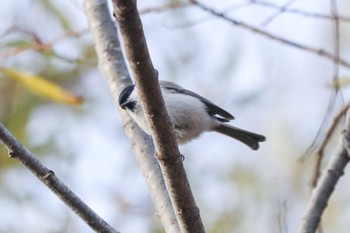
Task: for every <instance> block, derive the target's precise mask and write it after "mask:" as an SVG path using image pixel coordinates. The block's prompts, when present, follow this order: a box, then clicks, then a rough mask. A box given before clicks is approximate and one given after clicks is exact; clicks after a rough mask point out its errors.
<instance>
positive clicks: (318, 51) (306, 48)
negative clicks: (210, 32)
mask: <svg viewBox="0 0 350 233" xmlns="http://www.w3.org/2000/svg"><path fill="white" fill-rule="evenodd" d="M190 2H192V3H193V4H195V5H197V6H198V7H200V8H201V9H203V10H204V11H207V12H209V13H211V14H213V15H215V16H217V17H219V18H221V19H224V20H226V21H228V22H230V23H233V24H234V25H236V26H240V27H242V28H245V29H248V30H250V31H252V32H255V33H257V34H260V35H262V36H265V37H267V38H269V39H271V40H276V41H279V42H281V43H283V44H286V45H289V46H292V47H294V48H297V49H301V50H304V51H307V52H310V53H313V54H316V55H318V56H321V57H325V58H327V59H331V60H334V59H335V55H333V54H331V53H329V52H327V51H326V50H324V49H318V48H313V47H309V46H307V45H303V44H299V43H296V42H294V41H291V40H288V39H285V38H283V37H280V36H277V35H275V34H272V33H270V32H268V31H265V30H263V29H260V28H257V27H255V26H252V25H249V24H247V23H244V22H242V21H239V20H236V19H233V18H230V17H228V16H227V15H226V14H225V13H222V12H218V11H216V10H214V9H212V8H210V7H208V6H206V5H204V4H202V3H200V2H199V1H197V0H190ZM339 65H342V66H344V67H347V68H350V63H349V62H348V61H346V60H344V59H341V58H339Z"/></svg>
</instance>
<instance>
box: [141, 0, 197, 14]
mask: <svg viewBox="0 0 350 233" xmlns="http://www.w3.org/2000/svg"><path fill="white" fill-rule="evenodd" d="M187 6H191V5H190V4H189V3H188V2H169V3H167V4H164V5H161V6H157V7H149V8H144V9H141V10H140V11H139V13H140V14H149V13H160V12H163V11H166V10H173V9H178V8H184V7H187Z"/></svg>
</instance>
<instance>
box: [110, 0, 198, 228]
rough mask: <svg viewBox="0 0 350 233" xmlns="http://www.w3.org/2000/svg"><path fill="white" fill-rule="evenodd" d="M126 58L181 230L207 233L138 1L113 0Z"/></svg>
mask: <svg viewBox="0 0 350 233" xmlns="http://www.w3.org/2000/svg"><path fill="white" fill-rule="evenodd" d="M113 4H114V14H115V16H116V18H117V21H118V23H119V28H120V32H121V35H122V38H123V42H124V48H125V53H126V57H127V59H128V61H129V65H130V68H131V71H132V74H133V77H134V78H135V83H136V86H137V88H138V92H139V95H140V97H141V102H142V106H143V109H144V111H145V115H146V118H147V122H148V124H149V126H150V129H151V134H152V138H153V142H154V144H155V153H156V156H157V158H158V160H159V164H160V167H161V170H162V172H163V175H164V179H165V183H166V186H167V189H168V191H169V194H170V198H171V201H172V204H173V207H174V210H175V214H176V217H177V221H178V223H179V225H180V230H181V232H182V233H185V232H199V233H200V232H204V227H203V224H202V221H201V218H200V215H199V210H198V208H197V206H196V204H195V201H194V198H193V195H192V192H191V189H190V185H189V183H188V180H187V176H186V173H185V169H184V167H183V164H182V160H181V157H182V156H181V154H180V152H179V149H178V147H177V144H176V140H175V137H174V134H173V131H172V128H171V123H170V119H169V116H168V114H167V112H166V109H165V107H164V101H163V98H162V95H161V92H160V88H159V83H158V77H157V76H158V74H157V71H156V70H155V69H154V67H153V65H152V62H151V59H150V56H149V53H148V48H147V44H146V40H145V36H144V33H143V30H142V23H141V20H140V16H139V14H138V11H137V7H136V0H113Z"/></svg>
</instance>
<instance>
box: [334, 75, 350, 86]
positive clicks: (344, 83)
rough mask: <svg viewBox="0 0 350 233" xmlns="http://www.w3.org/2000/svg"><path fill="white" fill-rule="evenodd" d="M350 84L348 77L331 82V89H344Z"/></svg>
mask: <svg viewBox="0 0 350 233" xmlns="http://www.w3.org/2000/svg"><path fill="white" fill-rule="evenodd" d="M349 84H350V78H348V77H339V78H338V79H336V80H333V81H332V82H330V84H329V87H331V88H337V87H339V88H342V87H345V86H348V85H349Z"/></svg>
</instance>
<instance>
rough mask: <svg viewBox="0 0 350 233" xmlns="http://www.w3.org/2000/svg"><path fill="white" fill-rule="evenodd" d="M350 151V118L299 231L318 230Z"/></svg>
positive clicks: (314, 191)
mask: <svg viewBox="0 0 350 233" xmlns="http://www.w3.org/2000/svg"><path fill="white" fill-rule="evenodd" d="M349 152H350V119H348V121H347V125H346V127H345V129H344V130H343V132H342V137H341V140H340V143H339V148H338V150H337V152H336V153H335V154H334V155H333V156H332V158H331V160H330V161H329V163H328V165H327V167H326V169H325V171H324V172H323V174H322V176H321V178H320V180H319V182H318V183H317V186H316V188H315V189H314V190H313V191H312V194H311V198H310V201H309V205H308V207H307V209H306V213H305V215H304V218H303V219H302V222H301V224H300V226H299V231H298V232H299V233H314V232H316V230H317V227H318V225H319V223H320V221H321V216H322V214H323V212H324V210H325V208H326V207H327V203H328V200H329V198H330V196H331V194H332V193H333V191H334V189H335V186H336V184H337V182H338V181H339V179H340V177H341V176H342V175H343V174H344V169H345V167H346V165H347V164H348V162H349V158H350V157H349V154H350V153H349Z"/></svg>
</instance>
